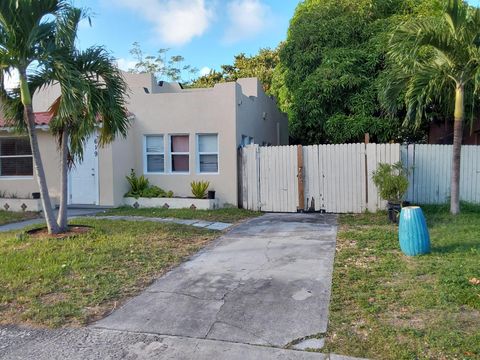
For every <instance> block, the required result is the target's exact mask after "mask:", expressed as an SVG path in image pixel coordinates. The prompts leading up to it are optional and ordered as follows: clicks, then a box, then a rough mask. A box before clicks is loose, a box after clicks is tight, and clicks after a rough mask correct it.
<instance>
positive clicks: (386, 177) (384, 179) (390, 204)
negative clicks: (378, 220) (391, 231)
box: [372, 162, 408, 223]
mask: <svg viewBox="0 0 480 360" xmlns="http://www.w3.org/2000/svg"><path fill="white" fill-rule="evenodd" d="M372 180H373V182H374V184H375V186H376V187H377V189H378V191H379V193H380V197H381V198H382V199H383V200H386V201H387V210H388V218H389V220H390V221H391V222H393V223H397V220H398V214H399V213H400V210H401V208H402V204H403V197H404V196H405V193H406V192H407V190H408V171H407V169H405V168H404V167H403V164H402V163H401V162H397V163H395V164H383V163H382V164H378V168H377V170H376V171H374V172H373V173H372Z"/></svg>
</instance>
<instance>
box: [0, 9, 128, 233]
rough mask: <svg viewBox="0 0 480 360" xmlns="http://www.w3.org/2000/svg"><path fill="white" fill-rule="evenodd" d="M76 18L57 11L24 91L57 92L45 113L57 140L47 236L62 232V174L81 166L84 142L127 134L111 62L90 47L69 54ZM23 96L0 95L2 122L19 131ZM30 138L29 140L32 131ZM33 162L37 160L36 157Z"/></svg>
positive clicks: (122, 92) (121, 92)
mask: <svg viewBox="0 0 480 360" xmlns="http://www.w3.org/2000/svg"><path fill="white" fill-rule="evenodd" d="M0 16H1V13H0ZM82 17H83V13H82V11H81V10H80V9H76V8H73V7H66V6H65V7H64V8H62V12H61V16H57V18H56V20H55V24H54V25H55V26H54V28H53V31H51V32H50V33H49V34H48V37H47V39H46V40H45V39H43V42H44V43H45V44H46V46H44V48H43V49H42V51H44V54H43V56H42V57H41V62H40V66H37V68H36V71H34V72H31V74H30V75H29V77H28V79H27V80H26V81H25V85H24V88H25V89H26V90H28V93H29V94H33V93H35V91H36V90H38V89H40V88H42V87H45V86H50V85H54V84H58V85H59V87H60V90H61V95H60V96H59V97H58V99H56V101H54V103H53V104H52V106H51V108H50V112H51V114H52V116H53V118H52V121H51V122H50V130H51V132H52V134H53V135H54V136H55V137H56V139H57V143H58V146H59V150H60V159H61V160H60V162H61V177H60V179H61V181H60V182H61V196H60V209H59V214H58V218H57V220H56V221H55V219H54V217H53V214H52V215H51V218H49V216H48V215H47V211H48V209H45V205H44V210H45V214H46V220H47V225H48V229H49V232H50V233H59V232H64V231H66V230H67V229H68V226H67V194H68V181H67V177H68V169H69V167H70V166H72V165H73V164H74V163H75V161H81V160H82V157H83V147H84V144H85V141H86V140H87V139H88V138H89V137H90V136H92V134H94V133H97V131H98V134H99V145H100V146H103V145H105V144H107V143H109V142H111V141H113V140H114V139H115V137H116V135H117V134H121V135H123V136H126V133H127V130H128V123H129V121H128V118H127V111H126V108H125V98H126V92H127V86H126V83H125V81H124V79H123V77H122V75H121V72H120V71H119V70H118V68H117V67H116V66H115V65H114V60H113V59H112V58H111V57H110V56H109V54H108V52H107V51H106V50H105V49H104V48H102V47H92V48H89V49H87V50H85V51H83V52H81V51H78V50H77V49H76V48H75V39H76V34H77V28H78V24H79V21H80V20H81V19H82ZM0 59H1V58H0ZM0 64H2V61H0ZM26 92H27V91H24V90H23V88H22V87H21V88H20V89H18V90H17V91H14V92H12V93H10V94H8V93H7V92H6V91H5V90H4V89H2V91H0V93H1V95H2V99H3V101H4V106H3V107H4V111H5V113H6V118H9V119H11V121H12V122H13V124H14V125H16V127H17V128H19V129H22V127H23V125H24V122H23V121H22V116H23V114H24V113H26V112H27V110H26V109H25V107H24V106H23V97H22V95H21V94H23V93H26ZM16 95H17V96H16ZM30 104H31V101H30ZM30 108H31V105H30ZM99 120H101V126H99V125H100V123H99ZM30 133H33V135H34V136H35V132H34V131H29V134H30ZM37 147H38V145H37ZM37 151H38V150H37ZM33 152H34V150H33V146H32V153H33ZM38 157H39V158H40V160H41V157H40V153H39V152H38ZM34 159H35V158H34ZM35 162H36V159H35ZM42 169H43V167H42ZM43 176H44V174H43ZM42 198H48V190H47V193H46V194H45V195H43V193H42ZM49 200H50V199H49V198H48V201H49ZM50 211H51V207H50Z"/></svg>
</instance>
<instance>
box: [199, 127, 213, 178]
mask: <svg viewBox="0 0 480 360" xmlns="http://www.w3.org/2000/svg"><path fill="white" fill-rule="evenodd" d="M197 144H198V159H197V164H198V165H197V166H198V172H199V173H218V135H217V134H205V135H198V136H197Z"/></svg>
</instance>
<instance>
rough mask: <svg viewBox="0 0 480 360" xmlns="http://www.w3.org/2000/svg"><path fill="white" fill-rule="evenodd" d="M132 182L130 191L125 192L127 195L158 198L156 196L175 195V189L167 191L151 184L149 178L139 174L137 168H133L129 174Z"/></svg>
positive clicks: (136, 197)
mask: <svg viewBox="0 0 480 360" xmlns="http://www.w3.org/2000/svg"><path fill="white" fill-rule="evenodd" d="M127 180H128V183H129V184H130V191H129V192H127V193H126V194H125V197H133V198H135V199H138V198H140V197H142V198H156V197H169V198H171V197H173V191H168V192H166V191H165V190H163V189H162V188H160V187H158V186H155V185H150V183H149V181H148V179H147V178H146V177H145V176H143V175H141V176H137V175H136V174H135V170H133V169H132V171H131V172H130V176H127Z"/></svg>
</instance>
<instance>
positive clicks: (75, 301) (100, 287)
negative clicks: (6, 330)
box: [0, 219, 219, 327]
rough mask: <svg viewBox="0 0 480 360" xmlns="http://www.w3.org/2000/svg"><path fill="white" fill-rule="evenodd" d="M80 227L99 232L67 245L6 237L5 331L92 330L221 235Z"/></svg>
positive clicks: (0, 281)
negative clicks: (24, 327)
mask: <svg viewBox="0 0 480 360" xmlns="http://www.w3.org/2000/svg"><path fill="white" fill-rule="evenodd" d="M74 223H75V224H83V225H89V226H93V231H91V232H90V233H87V234H81V235H77V236H75V237H71V238H67V239H64V240H60V239H50V240H44V239H42V240H39V239H34V238H33V237H25V236H16V233H14V232H10V233H4V234H0V274H1V275H0V324H20V323H24V324H33V325H46V326H49V327H57V326H63V325H83V324H86V323H88V322H90V321H92V320H95V319H98V318H100V317H102V316H103V315H105V314H106V313H109V312H110V311H112V310H114V309H115V308H117V307H118V306H119V305H120V304H121V302H122V301H123V300H125V299H126V298H128V297H131V296H133V295H135V294H137V293H138V292H140V291H141V290H142V289H144V288H145V287H146V286H147V285H148V284H150V283H151V281H152V280H154V279H155V278H157V277H159V276H160V275H161V274H163V273H164V272H165V271H167V270H168V269H170V268H171V267H173V266H175V265H177V264H179V263H180V262H181V261H182V260H184V259H185V258H186V257H187V256H189V255H191V254H192V253H194V252H196V251H197V250H199V249H200V248H201V247H203V246H204V245H205V244H207V243H208V242H209V241H211V240H212V239H213V238H215V237H216V236H218V234H219V232H214V231H209V230H205V229H199V228H195V227H192V226H183V225H177V224H158V223H147V222H127V221H107V220H91V219H89V220H87V219H77V220H75V221H74Z"/></svg>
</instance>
